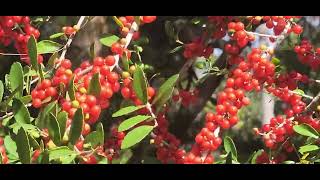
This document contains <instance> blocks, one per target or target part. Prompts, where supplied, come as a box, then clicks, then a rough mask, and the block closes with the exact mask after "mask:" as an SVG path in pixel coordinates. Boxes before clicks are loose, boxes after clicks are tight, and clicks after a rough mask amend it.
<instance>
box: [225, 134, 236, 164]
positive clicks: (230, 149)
mask: <svg viewBox="0 0 320 180" xmlns="http://www.w3.org/2000/svg"><path fill="white" fill-rule="evenodd" d="M223 146H224V149H225V151H226V152H227V153H231V154H232V157H233V159H237V158H238V155H237V149H236V146H235V145H234V142H233V141H232V139H231V138H230V137H229V136H226V137H225V138H224V139H223Z"/></svg>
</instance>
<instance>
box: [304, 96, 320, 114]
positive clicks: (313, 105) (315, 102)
mask: <svg viewBox="0 0 320 180" xmlns="http://www.w3.org/2000/svg"><path fill="white" fill-rule="evenodd" d="M319 102H320V92H319V93H318V94H317V96H316V97H315V98H313V99H312V101H311V102H310V103H309V104H308V106H307V107H306V109H305V110H304V111H303V113H308V112H310V111H312V110H314V109H315V108H316V107H317V105H318V104H319Z"/></svg>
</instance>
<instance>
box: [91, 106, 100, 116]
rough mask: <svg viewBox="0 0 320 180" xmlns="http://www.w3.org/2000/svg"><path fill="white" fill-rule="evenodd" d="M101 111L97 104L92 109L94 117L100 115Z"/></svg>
mask: <svg viewBox="0 0 320 180" xmlns="http://www.w3.org/2000/svg"><path fill="white" fill-rule="evenodd" d="M100 113H101V108H100V106H98V105H95V106H93V107H92V108H91V109H90V114H91V115H92V116H94V117H99V115H100Z"/></svg>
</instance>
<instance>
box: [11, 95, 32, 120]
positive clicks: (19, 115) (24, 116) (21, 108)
mask: <svg viewBox="0 0 320 180" xmlns="http://www.w3.org/2000/svg"><path fill="white" fill-rule="evenodd" d="M12 108H13V114H14V118H15V120H16V121H17V122H19V123H20V124H30V113H29V111H28V108H26V106H25V105H24V104H23V102H22V101H21V100H19V99H13V102H12Z"/></svg>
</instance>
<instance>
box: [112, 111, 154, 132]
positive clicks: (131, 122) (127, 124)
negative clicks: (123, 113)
mask: <svg viewBox="0 0 320 180" xmlns="http://www.w3.org/2000/svg"><path fill="white" fill-rule="evenodd" d="M149 118H151V116H144V115H138V116H134V117H131V118H129V119H127V120H125V121H123V122H122V123H121V124H120V125H119V127H118V131H119V132H121V131H126V130H128V129H130V128H132V127H134V126H135V125H137V124H139V123H141V122H143V121H145V120H147V119H149Z"/></svg>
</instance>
